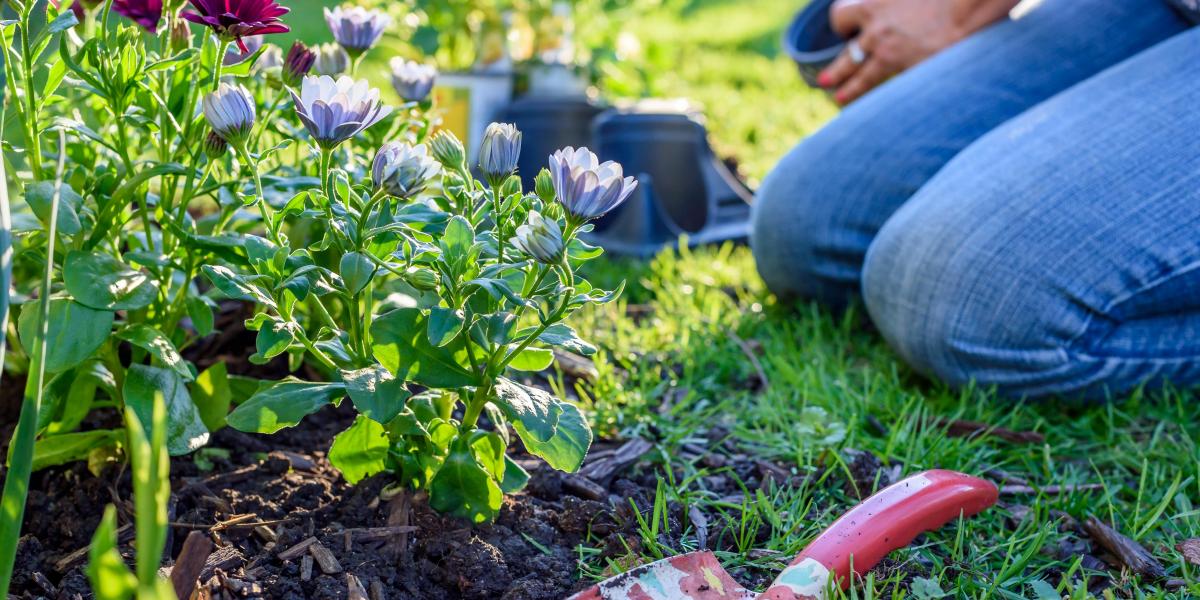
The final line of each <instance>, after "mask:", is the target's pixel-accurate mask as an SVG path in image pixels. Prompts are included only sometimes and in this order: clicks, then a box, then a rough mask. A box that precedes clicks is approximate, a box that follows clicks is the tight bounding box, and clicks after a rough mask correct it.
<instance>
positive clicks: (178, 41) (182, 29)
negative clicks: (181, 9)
mask: <svg viewBox="0 0 1200 600" xmlns="http://www.w3.org/2000/svg"><path fill="white" fill-rule="evenodd" d="M191 45H192V30H191V28H190V27H188V22H187V21H185V20H183V19H175V22H174V23H173V24H172V25H171V50H172V51H173V52H177V53H178V52H183V51H184V50H187V49H188V48H189V47H191Z"/></svg>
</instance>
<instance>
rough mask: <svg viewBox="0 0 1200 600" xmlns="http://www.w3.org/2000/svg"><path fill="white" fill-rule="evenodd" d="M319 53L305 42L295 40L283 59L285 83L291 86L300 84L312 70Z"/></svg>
mask: <svg viewBox="0 0 1200 600" xmlns="http://www.w3.org/2000/svg"><path fill="white" fill-rule="evenodd" d="M316 59H317V55H316V54H314V53H313V51H312V50H309V49H308V46H305V45H304V42H300V41H297V42H294V43H293V44H292V47H291V49H289V50H288V53H287V56H286V57H284V59H283V83H284V85H287V86H289V87H296V86H298V85H300V81H301V80H302V79H304V76H305V75H308V72H309V71H310V70H312V66H313V61H314V60H316Z"/></svg>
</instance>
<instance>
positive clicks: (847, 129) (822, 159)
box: [751, 0, 1185, 306]
mask: <svg viewBox="0 0 1200 600" xmlns="http://www.w3.org/2000/svg"><path fill="white" fill-rule="evenodd" d="M1184 27H1185V23H1184V22H1183V20H1182V19H1181V18H1179V16H1178V15H1176V14H1175V13H1174V12H1173V11H1171V10H1170V9H1169V8H1167V7H1166V6H1165V4H1164V3H1161V2H1149V3H1148V2H1146V1H1145V0H1045V1H1044V2H1043V3H1042V5H1041V6H1039V7H1038V8H1036V9H1034V10H1033V11H1032V12H1030V13H1029V14H1028V15H1026V16H1024V17H1023V18H1021V19H1019V20H1016V21H1006V22H1003V23H1000V24H997V25H995V26H993V27H991V28H989V29H987V30H985V31H982V32H979V33H978V34H976V35H974V36H972V37H971V38H968V39H967V40H965V41H963V42H962V43H960V44H957V45H955V46H953V47H951V48H949V49H947V50H946V51H944V52H942V53H940V54H938V55H937V56H934V57H933V58H931V59H929V60H928V61H926V62H924V63H922V64H921V65H918V66H917V67H916V68H914V69H912V70H910V71H909V72H907V73H905V74H903V75H901V76H899V77H896V78H895V79H893V80H892V81H890V82H888V83H887V84H885V85H883V86H881V87H880V88H879V89H877V90H876V91H874V92H872V93H870V94H868V95H867V96H865V97H864V98H863V99H861V100H859V101H858V102H855V103H854V104H852V105H851V106H850V107H848V108H847V109H846V110H845V111H844V112H843V113H842V114H841V115H840V116H839V117H838V118H837V119H835V120H834V121H833V122H831V123H830V124H829V125H828V126H826V127H825V128H824V129H822V130H821V131H819V132H817V133H816V134H814V135H812V136H811V137H810V138H808V139H807V140H805V141H804V142H803V143H802V144H800V145H799V146H798V147H797V148H795V149H794V150H793V151H792V152H791V153H789V154H788V156H787V157H785V158H784V159H783V161H781V162H780V164H779V166H778V167H777V168H776V169H775V171H774V172H773V173H771V175H770V176H769V177H768V178H767V179H766V181H765V182H764V183H763V185H762V189H761V190H760V191H759V193H758V197H757V198H756V202H755V207H754V229H753V239H752V242H751V243H752V246H753V249H754V255H755V258H756V260H757V262H758V269H759V272H760V273H761V274H762V276H763V279H765V280H766V282H767V284H768V286H770V288H771V289H772V290H773V291H775V292H776V293H780V294H784V295H799V296H803V297H808V298H814V299H817V300H820V301H822V302H825V303H826V304H829V305H833V306H841V305H844V304H845V303H847V302H848V301H849V300H850V299H851V298H853V297H855V296H856V295H857V293H858V290H859V281H860V273H861V269H862V261H863V256H864V255H865V254H866V250H867V247H868V245H870V243H871V241H872V239H874V237H875V234H876V232H877V231H878V230H879V228H880V227H881V226H882V225H883V223H884V221H886V220H887V219H888V217H890V216H891V215H892V213H893V212H894V211H895V210H896V209H897V208H899V207H900V206H901V205H902V204H903V203H904V202H905V201H907V200H908V198H909V197H911V196H912V195H913V194H914V193H916V191H917V190H918V189H919V188H920V187H921V186H922V185H924V184H925V182H926V181H927V180H928V179H929V178H930V177H932V176H933V175H934V174H935V173H937V171H938V170H939V169H941V168H942V167H943V166H944V165H945V164H946V162H947V161H949V160H950V159H951V158H953V157H954V155H956V154H957V153H958V152H959V151H961V150H962V149H963V148H965V147H966V146H968V145H969V144H971V143H972V142H973V141H975V140H976V139H978V138H979V137H980V136H982V135H984V134H985V133H987V132H988V131H990V130H992V129H994V128H995V127H997V126H999V125H1000V124H1002V123H1003V122H1005V121H1007V120H1008V119H1010V118H1012V117H1014V116H1016V115H1018V114H1020V113H1021V112H1023V111H1025V110H1027V109H1028V108H1030V107H1031V106H1033V105H1035V104H1037V103H1038V102H1040V101H1042V100H1044V99H1046V98H1049V97H1050V96H1053V95H1054V94H1056V93H1058V92H1060V91H1062V90H1064V89H1066V88H1068V87H1070V86H1071V85H1073V84H1075V83H1077V82H1078V81H1081V80H1083V79H1086V78H1088V77H1090V76H1092V75H1094V74H1095V73H1098V72H1100V71H1102V70H1103V69H1105V68H1107V67H1108V66H1110V65H1112V64H1115V63H1117V62H1120V61H1121V60H1124V59H1125V58H1127V57H1129V56H1132V55H1134V54H1136V53H1137V52H1139V51H1140V50H1142V49H1144V48H1147V47H1149V46H1151V45H1153V44H1155V43H1157V42H1159V41H1161V40H1163V39H1166V38H1167V37H1169V36H1171V35H1173V34H1175V33H1177V32H1179V31H1181V30H1182V29H1183V28H1184Z"/></svg>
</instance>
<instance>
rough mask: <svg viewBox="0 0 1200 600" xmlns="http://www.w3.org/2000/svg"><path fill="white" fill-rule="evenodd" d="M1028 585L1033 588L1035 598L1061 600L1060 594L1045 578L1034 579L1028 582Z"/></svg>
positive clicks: (1037, 599) (1038, 599)
mask: <svg viewBox="0 0 1200 600" xmlns="http://www.w3.org/2000/svg"><path fill="white" fill-rule="evenodd" d="M1029 587H1031V588H1033V598H1034V599H1035V600H1062V594H1060V593H1058V590H1057V589H1055V588H1054V586H1052V585H1050V583H1049V582H1047V581H1046V580H1045V579H1035V580H1033V581H1032V582H1030V584H1029Z"/></svg>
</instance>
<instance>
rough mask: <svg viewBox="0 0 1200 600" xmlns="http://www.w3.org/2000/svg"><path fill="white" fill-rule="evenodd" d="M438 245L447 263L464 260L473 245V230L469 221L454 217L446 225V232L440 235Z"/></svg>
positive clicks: (457, 216) (458, 216) (459, 216)
mask: <svg viewBox="0 0 1200 600" xmlns="http://www.w3.org/2000/svg"><path fill="white" fill-rule="evenodd" d="M440 245H441V248H442V254H443V255H445V257H446V260H447V261H448V262H451V263H453V262H454V261H456V260H459V259H462V258H465V257H466V256H467V254H468V253H469V252H470V251H471V246H474V245H475V230H474V229H472V228H471V223H470V222H469V221H467V220H466V219H465V218H463V217H462V216H461V215H455V216H454V218H452V219H450V222H449V223H446V232H445V233H444V234H442V239H441V241H440Z"/></svg>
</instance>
